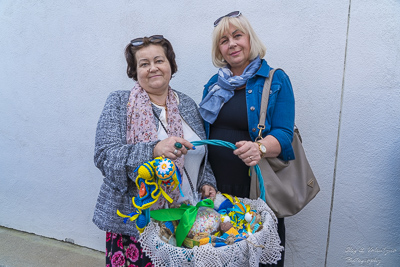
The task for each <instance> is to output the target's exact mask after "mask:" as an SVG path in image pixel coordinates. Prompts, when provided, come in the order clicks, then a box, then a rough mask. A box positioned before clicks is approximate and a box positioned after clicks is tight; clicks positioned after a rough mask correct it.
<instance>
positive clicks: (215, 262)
mask: <svg viewBox="0 0 400 267" xmlns="http://www.w3.org/2000/svg"><path fill="white" fill-rule="evenodd" d="M241 200H242V201H243V203H244V204H248V205H250V207H251V208H252V209H255V210H256V211H257V212H258V213H260V214H261V217H262V222H263V229H262V230H261V231H259V232H257V233H255V234H253V235H251V236H249V237H248V238H247V240H243V241H240V242H237V243H235V244H233V245H228V246H224V247H218V248H215V247H213V246H212V245H211V244H207V245H203V246H200V247H197V246H196V247H194V248H193V249H188V248H180V247H175V246H172V245H170V244H167V243H165V242H164V241H162V240H161V238H160V237H159V232H160V227H159V226H158V224H157V223H155V222H153V221H151V222H150V223H149V225H148V226H147V227H146V229H145V230H144V232H143V233H142V234H141V235H140V238H139V242H140V243H141V245H142V248H143V251H144V252H145V253H146V255H147V256H148V257H150V258H151V260H152V262H153V264H154V265H155V266H171V267H172V266H196V267H197V266H204V267H215V266H238V267H244V266H258V264H259V263H264V264H274V263H277V261H278V260H280V259H281V251H282V250H283V247H282V246H280V239H279V235H278V231H277V218H276V216H275V214H274V213H273V211H272V210H271V209H270V208H269V207H268V205H267V204H266V203H265V202H264V201H262V200H261V199H257V200H251V199H241Z"/></svg>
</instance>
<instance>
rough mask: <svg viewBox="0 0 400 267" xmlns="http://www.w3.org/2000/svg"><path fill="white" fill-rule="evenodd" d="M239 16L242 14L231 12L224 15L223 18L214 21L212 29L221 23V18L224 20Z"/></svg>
mask: <svg viewBox="0 0 400 267" xmlns="http://www.w3.org/2000/svg"><path fill="white" fill-rule="evenodd" d="M241 14H242V13H240V11H233V12H231V13H229V14H226V15H225V16H222V17H220V18H219V19H217V20H216V21H214V27H217V26H218V24H219V23H220V22H221V20H222V19H223V18H226V17H230V18H237V17H239V16H240V15H241Z"/></svg>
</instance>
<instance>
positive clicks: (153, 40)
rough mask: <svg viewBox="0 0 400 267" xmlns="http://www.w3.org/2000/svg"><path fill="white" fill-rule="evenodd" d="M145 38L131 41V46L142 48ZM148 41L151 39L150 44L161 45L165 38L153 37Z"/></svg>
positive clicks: (160, 36)
mask: <svg viewBox="0 0 400 267" xmlns="http://www.w3.org/2000/svg"><path fill="white" fill-rule="evenodd" d="M144 38H145V37H140V38H135V39H133V40H132V41H131V45H133V46H141V45H142V44H144ZM147 39H149V41H150V43H159V42H161V41H162V40H163V39H164V36H162V35H152V36H150V37H148V38H147Z"/></svg>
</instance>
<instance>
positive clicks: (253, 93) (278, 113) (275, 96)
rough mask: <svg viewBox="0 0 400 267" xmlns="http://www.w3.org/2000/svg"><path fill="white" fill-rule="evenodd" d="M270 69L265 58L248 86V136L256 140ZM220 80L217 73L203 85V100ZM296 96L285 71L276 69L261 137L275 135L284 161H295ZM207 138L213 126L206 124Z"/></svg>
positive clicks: (248, 82)
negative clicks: (263, 95)
mask: <svg viewBox="0 0 400 267" xmlns="http://www.w3.org/2000/svg"><path fill="white" fill-rule="evenodd" d="M270 70H271V67H270V66H269V65H268V64H267V62H266V61H265V60H264V59H263V60H262V64H261V67H260V69H259V70H258V71H257V72H256V73H255V74H254V76H252V77H251V78H250V79H249V80H248V81H247V84H246V103H247V120H248V123H249V125H248V126H249V134H250V137H251V139H252V140H253V141H254V140H255V139H256V138H257V136H258V132H259V130H258V128H257V125H258V122H259V119H260V106H261V96H262V91H263V87H264V81H265V78H266V77H268V76H269V71H270ZM217 80H218V74H216V75H214V76H213V77H211V79H210V80H209V81H208V83H207V84H206V85H205V86H204V91H203V99H204V97H205V96H206V95H207V93H208V90H209V88H210V86H211V85H213V84H214V83H216V82H217ZM294 110H295V106H294V94H293V89H292V85H291V83H290V80H289V77H288V76H287V75H286V73H285V72H283V71H281V70H277V71H276V72H275V74H274V77H273V80H272V84H271V92H270V96H269V101H268V108H267V117H266V121H265V129H264V130H263V131H262V136H263V137H265V136H267V135H272V136H274V137H275V138H276V139H277V140H278V141H279V143H280V145H281V149H282V151H281V154H280V155H279V158H281V159H282V160H285V161H287V160H293V159H294V152H293V148H292V139H293V130H294V117H295V114H294V113H295V111H294ZM204 124H205V129H206V134H207V138H209V134H210V124H209V123H208V122H206V121H205V122H204Z"/></svg>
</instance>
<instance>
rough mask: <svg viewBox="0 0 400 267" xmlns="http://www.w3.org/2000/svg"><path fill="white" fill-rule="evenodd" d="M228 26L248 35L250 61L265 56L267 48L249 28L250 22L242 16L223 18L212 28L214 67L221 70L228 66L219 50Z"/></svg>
mask: <svg viewBox="0 0 400 267" xmlns="http://www.w3.org/2000/svg"><path fill="white" fill-rule="evenodd" d="M230 25H232V26H234V27H235V28H237V29H239V30H240V31H242V32H243V33H244V34H247V35H249V39H250V55H249V57H250V60H253V59H255V58H256V57H257V56H260V58H263V57H264V56H265V52H266V51H267V48H266V47H265V45H264V44H263V43H262V42H261V40H260V38H258V36H257V34H256V33H255V31H254V30H253V28H252V27H251V25H250V22H249V21H248V20H247V19H246V17H245V16H244V15H243V14H241V15H240V16H239V17H225V18H223V19H222V20H221V21H220V22H219V24H218V25H217V27H215V28H214V31H213V35H212V50H211V57H212V62H213V64H214V66H215V67H217V68H222V67H226V66H227V64H228V63H227V62H226V61H225V60H224V58H223V57H222V54H221V52H220V50H219V41H220V39H221V37H222V36H223V35H224V34H225V32H229V26H230Z"/></svg>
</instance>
